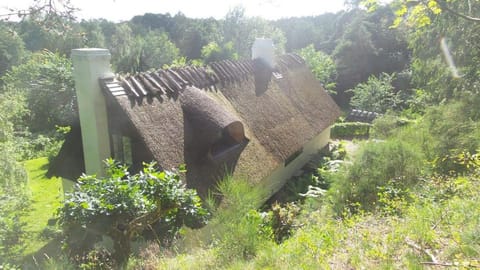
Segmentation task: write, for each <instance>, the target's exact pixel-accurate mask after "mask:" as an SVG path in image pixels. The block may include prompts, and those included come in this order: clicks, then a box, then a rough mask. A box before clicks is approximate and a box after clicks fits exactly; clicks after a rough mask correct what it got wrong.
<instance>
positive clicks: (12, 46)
mask: <svg viewBox="0 0 480 270" xmlns="http://www.w3.org/2000/svg"><path fill="white" fill-rule="evenodd" d="M24 54H25V50H24V44H23V41H22V39H21V38H20V37H19V36H18V35H17V33H16V32H14V31H10V30H9V29H8V28H7V27H6V26H4V25H0V77H2V76H3V75H5V73H6V72H7V70H9V69H10V68H11V67H13V66H16V65H18V64H20V62H21V60H22V58H23V56H24Z"/></svg>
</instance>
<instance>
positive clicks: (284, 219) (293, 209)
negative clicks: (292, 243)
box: [267, 202, 301, 243]
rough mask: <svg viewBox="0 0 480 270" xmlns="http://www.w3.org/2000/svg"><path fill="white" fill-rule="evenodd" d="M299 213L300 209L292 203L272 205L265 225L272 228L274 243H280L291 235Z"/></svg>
mask: <svg viewBox="0 0 480 270" xmlns="http://www.w3.org/2000/svg"><path fill="white" fill-rule="evenodd" d="M300 211H301V208H300V207H299V206H298V205H297V204H295V203H293V202H290V203H286V204H284V205H280V204H278V203H276V204H274V205H272V210H270V211H269V212H268V218H267V223H268V224H269V226H271V228H272V231H273V236H274V239H275V242H277V243H281V242H283V241H284V240H285V239H287V238H288V237H290V236H291V235H292V233H293V232H294V228H295V223H296V219H297V218H298V216H299V215H300Z"/></svg>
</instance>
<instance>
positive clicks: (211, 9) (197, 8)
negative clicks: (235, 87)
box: [0, 0, 344, 22]
mask: <svg viewBox="0 0 480 270" xmlns="http://www.w3.org/2000/svg"><path fill="white" fill-rule="evenodd" d="M33 1H34V0H2V1H1V3H0V14H5V12H3V10H4V9H3V8H5V7H13V8H25V7H28V5H29V4H30V3H32V2H33ZM40 1H45V0H40ZM57 1H62V0H57ZM71 3H72V4H73V5H74V6H75V7H77V8H79V9H80V11H79V12H77V14H76V15H77V16H78V17H79V18H80V19H95V18H104V19H107V20H110V21H115V22H118V21H126V20H130V19H131V18H132V17H133V16H135V15H143V14H145V13H167V12H168V13H170V14H171V15H175V14H176V13H178V12H182V13H183V14H185V15H186V16H187V17H192V18H208V17H214V18H216V19H220V18H223V17H225V15H226V14H227V12H228V11H229V10H230V9H232V8H233V7H235V6H238V5H242V6H243V7H245V13H246V15H247V16H259V17H263V18H266V19H279V18H285V17H297V16H309V15H318V14H322V13H326V12H337V11H340V10H341V9H343V3H344V0H316V1H315V0H260V1H255V0H96V1H95V0H71ZM2 9H3V10H2Z"/></svg>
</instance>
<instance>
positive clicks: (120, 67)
mask: <svg viewBox="0 0 480 270" xmlns="http://www.w3.org/2000/svg"><path fill="white" fill-rule="evenodd" d="M110 50H111V52H112V63H113V66H114V67H115V70H116V71H117V72H132V73H134V72H139V71H146V70H149V69H152V68H161V67H162V66H163V65H168V64H170V63H172V62H173V61H174V60H175V59H177V58H178V57H179V49H178V48H177V47H176V46H175V44H173V42H171V41H170V39H169V38H168V36H167V34H166V33H165V32H156V31H150V32H148V33H147V34H146V35H144V36H135V35H134V34H133V31H132V29H131V28H130V26H129V25H128V24H120V25H119V26H118V27H117V29H116V31H115V34H114V35H113V36H112V43H111V44H110Z"/></svg>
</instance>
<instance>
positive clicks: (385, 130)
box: [371, 113, 414, 139]
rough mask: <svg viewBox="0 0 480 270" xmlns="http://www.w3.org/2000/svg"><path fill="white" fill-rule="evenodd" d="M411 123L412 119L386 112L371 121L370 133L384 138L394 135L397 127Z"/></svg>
mask: <svg viewBox="0 0 480 270" xmlns="http://www.w3.org/2000/svg"><path fill="white" fill-rule="evenodd" d="M411 123H414V121H413V120H409V119H406V118H400V117H398V116H396V115H395V114H392V113H387V114H385V115H383V116H381V117H379V118H377V119H375V120H374V121H373V126H372V132H371V135H372V136H373V137H375V138H380V139H385V138H388V137H390V136H392V135H394V133H395V132H396V131H397V128H399V127H403V126H406V125H408V124H411Z"/></svg>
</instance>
